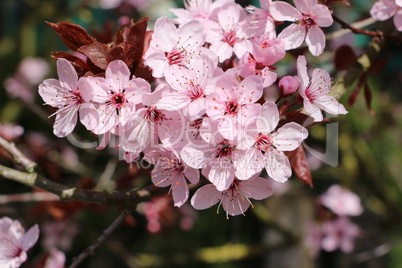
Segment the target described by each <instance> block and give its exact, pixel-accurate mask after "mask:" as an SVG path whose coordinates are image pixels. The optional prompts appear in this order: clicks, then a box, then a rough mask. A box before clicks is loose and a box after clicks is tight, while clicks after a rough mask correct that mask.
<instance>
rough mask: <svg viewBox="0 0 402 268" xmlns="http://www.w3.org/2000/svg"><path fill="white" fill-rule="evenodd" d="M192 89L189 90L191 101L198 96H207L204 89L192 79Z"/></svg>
mask: <svg viewBox="0 0 402 268" xmlns="http://www.w3.org/2000/svg"><path fill="white" fill-rule="evenodd" d="M190 83H191V90H189V91H188V96H189V97H190V100H191V101H194V100H196V99H198V98H201V97H205V94H204V90H203V89H202V88H201V87H200V85H194V84H193V82H192V81H191V82H190Z"/></svg>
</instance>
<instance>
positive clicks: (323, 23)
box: [310, 5, 334, 27]
mask: <svg viewBox="0 0 402 268" xmlns="http://www.w3.org/2000/svg"><path fill="white" fill-rule="evenodd" d="M310 16H311V17H312V19H313V20H314V22H315V23H316V24H317V25H318V26H320V27H329V26H331V25H332V23H333V22H334V20H333V19H332V16H331V11H330V10H329V9H328V7H327V6H325V5H316V6H313V7H312V8H311V11H310Z"/></svg>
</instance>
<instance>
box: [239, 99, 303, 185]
mask: <svg viewBox="0 0 402 268" xmlns="http://www.w3.org/2000/svg"><path fill="white" fill-rule="evenodd" d="M278 123H279V111H278V108H277V106H276V104H275V103H273V102H272V101H267V102H265V103H264V104H263V106H262V109H261V113H260V114H259V116H258V119H257V121H256V128H255V129H252V128H251V129H250V130H249V131H248V137H246V138H245V139H244V140H243V142H242V143H241V144H240V145H239V146H238V147H239V148H240V149H244V150H245V152H244V153H243V155H242V157H241V158H240V160H239V162H238V169H237V171H236V176H237V177H238V178H239V179H241V180H245V179H248V178H250V177H251V176H253V175H254V174H257V173H259V172H261V171H262V169H264V168H265V170H266V171H267V173H268V175H269V176H270V177H271V178H272V179H274V180H275V181H277V182H285V181H286V180H287V179H288V178H289V177H290V176H291V175H292V170H291V167H290V163H289V159H288V158H287V156H286V155H285V154H284V151H293V150H295V149H296V148H297V147H299V146H300V144H301V143H302V142H303V140H304V139H306V138H307V136H308V132H307V129H305V128H304V127H302V126H301V125H299V124H297V123H295V122H290V123H286V124H285V125H283V126H282V127H280V128H279V129H278V130H276V131H275V129H276V127H277V126H278Z"/></svg>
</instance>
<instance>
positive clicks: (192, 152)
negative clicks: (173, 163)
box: [180, 144, 207, 169]
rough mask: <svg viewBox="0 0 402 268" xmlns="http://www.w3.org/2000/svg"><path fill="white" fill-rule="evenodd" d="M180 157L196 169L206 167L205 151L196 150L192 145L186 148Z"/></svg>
mask: <svg viewBox="0 0 402 268" xmlns="http://www.w3.org/2000/svg"><path fill="white" fill-rule="evenodd" d="M180 156H181V158H182V160H183V161H184V162H185V163H186V164H187V165H188V166H190V167H192V168H196V169H197V168H202V167H204V166H205V164H206V160H207V159H206V157H205V155H204V150H201V149H198V148H195V147H193V145H192V144H188V145H186V146H184V147H183V149H182V150H181V153H180Z"/></svg>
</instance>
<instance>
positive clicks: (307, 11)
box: [270, 0, 333, 56]
mask: <svg viewBox="0 0 402 268" xmlns="http://www.w3.org/2000/svg"><path fill="white" fill-rule="evenodd" d="M293 2H294V3H295V5H296V8H294V7H293V6H291V5H290V4H288V3H286V2H284V1H276V2H274V3H272V5H271V8H270V12H271V15H272V17H274V19H275V20H278V21H292V22H296V23H292V24H291V25H289V26H288V27H286V28H285V29H284V30H283V31H282V32H281V33H280V34H279V35H278V39H281V40H283V42H284V45H285V49H286V50H289V49H294V48H297V47H299V46H300V45H301V44H302V43H303V41H304V39H305V40H306V43H307V46H308V48H309V50H310V52H311V54H313V55H314V56H318V55H320V54H321V53H322V52H323V51H324V47H325V35H324V32H323V31H322V30H321V28H320V27H329V26H331V25H332V23H333V20H332V16H331V12H330V10H329V9H328V7H327V6H325V5H321V4H317V0H293Z"/></svg>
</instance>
